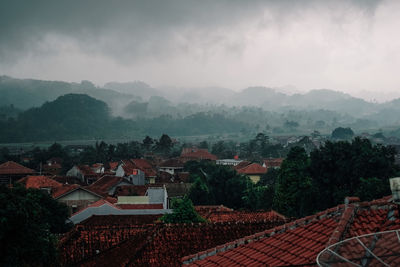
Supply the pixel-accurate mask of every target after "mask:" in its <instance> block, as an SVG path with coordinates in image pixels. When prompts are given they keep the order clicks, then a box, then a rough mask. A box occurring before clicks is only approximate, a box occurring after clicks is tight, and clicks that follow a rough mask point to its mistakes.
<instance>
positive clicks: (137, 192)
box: [115, 185, 149, 196]
mask: <svg viewBox="0 0 400 267" xmlns="http://www.w3.org/2000/svg"><path fill="white" fill-rule="evenodd" d="M148 187H149V185H120V186H118V187H117V188H116V189H115V195H116V196H144V195H146V191H147V188H148Z"/></svg>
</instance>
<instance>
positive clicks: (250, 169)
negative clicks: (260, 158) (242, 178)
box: [236, 163, 267, 174]
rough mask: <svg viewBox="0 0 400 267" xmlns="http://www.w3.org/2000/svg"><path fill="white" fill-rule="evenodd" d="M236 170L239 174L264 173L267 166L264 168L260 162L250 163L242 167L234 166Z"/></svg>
mask: <svg viewBox="0 0 400 267" xmlns="http://www.w3.org/2000/svg"><path fill="white" fill-rule="evenodd" d="M236 171H237V172H238V173H240V174H264V173H266V172H267V168H264V167H263V166H261V165H260V164H257V163H252V164H250V165H247V166H245V167H243V168H236Z"/></svg>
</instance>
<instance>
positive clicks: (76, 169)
mask: <svg viewBox="0 0 400 267" xmlns="http://www.w3.org/2000/svg"><path fill="white" fill-rule="evenodd" d="M66 176H73V177H78V178H79V179H81V180H82V181H83V182H85V183H86V184H91V183H93V182H94V181H96V180H97V179H98V178H99V174H98V173H96V172H94V171H93V169H92V168H91V167H90V166H89V165H75V166H73V167H72V168H71V169H70V170H69V171H67V173H66Z"/></svg>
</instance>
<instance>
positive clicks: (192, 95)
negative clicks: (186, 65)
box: [0, 76, 400, 140]
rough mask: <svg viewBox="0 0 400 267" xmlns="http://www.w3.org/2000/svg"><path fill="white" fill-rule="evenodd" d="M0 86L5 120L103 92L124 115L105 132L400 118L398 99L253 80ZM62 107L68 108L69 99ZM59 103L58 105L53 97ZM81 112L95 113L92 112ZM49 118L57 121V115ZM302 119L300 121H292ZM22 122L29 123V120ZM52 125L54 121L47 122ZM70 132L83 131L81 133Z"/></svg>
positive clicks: (374, 124)
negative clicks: (289, 89) (244, 83)
mask: <svg viewBox="0 0 400 267" xmlns="http://www.w3.org/2000/svg"><path fill="white" fill-rule="evenodd" d="M0 94H1V96H2V97H1V98H0V121H6V120H7V119H10V118H12V119H16V120H17V121H18V120H21V118H22V120H25V121H27V120H28V119H26V118H28V117H29V116H31V117H30V119H31V120H32V121H36V122H37V125H40V124H41V123H40V120H36V119H35V116H36V117H39V118H41V117H43V116H44V115H43V114H44V113H37V111H35V109H32V108H45V107H46V106H47V105H48V103H47V102H52V101H55V100H56V99H57V98H59V97H60V96H64V95H68V94H81V95H82V94H83V95H87V96H90V97H91V98H95V99H97V100H100V101H102V102H104V103H105V104H106V106H107V110H108V115H107V116H104V120H103V121H108V122H107V123H109V122H113V123H115V120H119V124H117V125H119V126H115V125H114V126H113V128H114V129H119V130H118V131H114V130H113V131H107V132H104V133H103V134H101V135H102V136H117V135H118V134H119V135H121V134H122V135H125V136H129V135H130V134H137V133H140V134H155V135H157V134H159V133H163V132H168V133H170V134H176V135H186V134H187V135H192V134H193V135H197V134H217V133H228V132H230V133H235V132H237V133H238V132H241V133H246V132H257V131H264V132H266V133H268V134H285V133H287V134H293V133H298V134H306V133H310V132H312V131H313V130H318V131H321V132H325V133H329V132H330V131H332V129H334V128H335V127H338V126H346V127H352V128H353V129H354V130H356V131H359V132H360V131H364V130H374V129H375V130H376V131H377V130H378V129H381V128H385V127H386V128H390V129H392V130H393V129H397V128H399V126H400V120H399V118H400V105H399V104H400V99H394V100H392V101H389V102H386V103H381V104H378V103H372V102H367V101H365V100H363V99H361V98H356V97H353V96H351V95H349V94H345V93H341V92H337V91H333V90H329V89H319V90H311V91H309V92H307V93H303V94H301V93H294V94H289V93H283V92H280V91H278V90H277V89H275V88H267V87H249V88H245V89H243V90H242V91H240V92H236V91H233V90H230V89H226V88H217V87H208V88H177V87H169V88H153V87H151V86H150V85H148V84H146V83H144V82H129V83H118V82H111V83H107V84H105V85H104V86H102V87H99V86H95V85H94V84H93V83H91V82H89V81H82V82H81V83H68V82H60V81H43V80H34V79H14V78H11V77H8V76H0ZM61 99H63V98H61ZM46 103H47V104H46ZM56 103H58V102H56ZM90 103H91V102H90ZM43 104H44V106H42V105H43ZM59 107H60V108H62V109H64V108H66V106H65V105H64V106H63V105H59ZM53 109H54V110H56V108H55V106H54V105H53ZM26 112H28V113H29V116H28V115H26ZM89 113H90V112H89ZM62 114H64V116H65V117H71V118H70V120H69V121H71V122H72V121H74V119H73V117H74V116H79V115H78V114H76V113H73V112H70V113H69V112H64V113H62ZM106 117H107V118H108V117H109V118H108V119H107V118H106ZM118 117H119V118H118ZM82 118H86V119H87V120H89V118H90V116H88V117H84V116H83V117H82ZM86 119H85V120H86ZM50 121H53V122H57V121H59V119H52V120H50ZM83 121H84V120H83ZM218 121H219V123H218ZM292 122H295V124H293V123H292ZM79 123H83V122H82V121H80V122H79ZM200 124H201V125H200ZM296 124H297V126H296V127H294V128H293V127H291V126H290V125H292V126H293V125H296ZM18 125H19V127H22V128H23V127H25V126H24V125H25V124H18ZM107 125H108V126H110V125H111V124H107ZM121 125H123V126H122V127H120V126H121ZM137 125H140V127H138V126H137ZM199 125H200V126H199ZM29 127H31V126H29ZM46 127H52V126H51V125H50V124H48V125H47V126H46ZM68 127H71V125H69V126H67V128H68ZM110 127H111V126H110ZM22 128H19V129H20V130H22ZM83 128H85V127H83ZM94 128H96V127H94ZM138 128H140V129H138ZM55 131H56V130H55ZM146 131H147V132H146ZM56 132H57V131H56ZM67 132H68V131H67ZM98 132H99V133H101V131H98ZM42 134H43V133H42ZM39 135H40V134H38V135H37V136H36V137H35V138H39V137H38V136H39ZM56 135H57V136H58V135H59V134H56ZM94 135H95V134H94ZM10 136H11V135H10ZM46 136H47V135H46ZM59 136H62V138H66V137H68V135H59ZM71 136H76V137H77V138H78V137H79V136H81V134H77V135H74V134H71ZM88 136H92V135H90V134H89V135H88ZM84 137H87V136H86V135H85V136H84ZM39 139H41V138H39ZM4 140H7V138H4Z"/></svg>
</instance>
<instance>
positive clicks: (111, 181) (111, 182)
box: [87, 175, 125, 196]
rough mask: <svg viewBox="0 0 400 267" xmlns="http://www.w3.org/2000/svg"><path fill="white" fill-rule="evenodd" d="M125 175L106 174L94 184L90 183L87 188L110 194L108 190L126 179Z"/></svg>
mask: <svg viewBox="0 0 400 267" xmlns="http://www.w3.org/2000/svg"><path fill="white" fill-rule="evenodd" d="M124 180H125V179H124V178H123V177H118V176H113V175H104V176H102V177H101V178H100V179H98V180H97V181H96V182H94V183H93V184H91V185H89V186H88V187H87V189H89V190H90V191H93V192H95V193H96V194H99V195H103V196H108V191H109V190H110V189H111V188H112V187H113V186H116V185H117V184H118V183H120V182H121V181H124Z"/></svg>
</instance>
